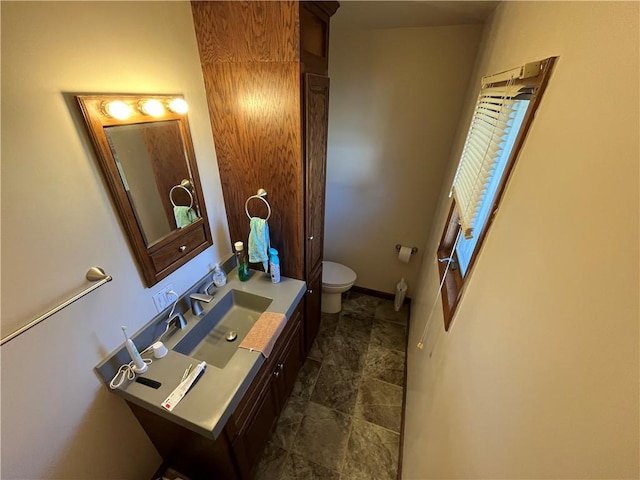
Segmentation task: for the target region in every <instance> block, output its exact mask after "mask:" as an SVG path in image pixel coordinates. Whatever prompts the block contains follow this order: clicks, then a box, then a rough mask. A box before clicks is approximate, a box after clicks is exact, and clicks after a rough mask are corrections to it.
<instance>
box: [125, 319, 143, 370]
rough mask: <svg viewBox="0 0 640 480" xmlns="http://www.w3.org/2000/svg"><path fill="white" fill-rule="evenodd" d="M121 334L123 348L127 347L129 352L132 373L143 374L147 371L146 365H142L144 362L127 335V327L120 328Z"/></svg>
mask: <svg viewBox="0 0 640 480" xmlns="http://www.w3.org/2000/svg"><path fill="white" fill-rule="evenodd" d="M121 328H122V333H124V339H125V342H124V345H125V347H127V351H128V352H129V355H130V356H131V360H133V369H132V370H133V371H134V372H136V373H144V372H146V371H147V368H148V367H147V364H146V363H144V360H142V357H141V356H140V353H139V352H138V349H137V348H136V344H135V343H133V340H131V339H130V338H129V336H128V335H127V327H125V326H122V327H121Z"/></svg>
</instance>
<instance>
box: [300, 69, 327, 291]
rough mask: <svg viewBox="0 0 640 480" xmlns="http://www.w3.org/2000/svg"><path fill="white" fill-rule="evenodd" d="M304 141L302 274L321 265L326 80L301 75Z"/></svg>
mask: <svg viewBox="0 0 640 480" xmlns="http://www.w3.org/2000/svg"><path fill="white" fill-rule="evenodd" d="M303 83H304V138H305V217H306V219H305V245H306V247H305V275H306V278H307V281H308V280H309V276H310V275H311V273H312V272H313V271H314V270H315V269H317V268H318V265H320V263H321V262H322V255H323V243H324V194H325V183H326V181H325V177H326V165H327V129H328V127H327V122H328V120H329V78H327V77H323V76H320V75H314V74H310V73H306V74H305V75H304V81H303Z"/></svg>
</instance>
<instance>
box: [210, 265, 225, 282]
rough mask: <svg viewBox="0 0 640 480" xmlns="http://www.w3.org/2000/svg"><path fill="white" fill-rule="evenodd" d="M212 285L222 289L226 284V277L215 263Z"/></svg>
mask: <svg viewBox="0 0 640 480" xmlns="http://www.w3.org/2000/svg"><path fill="white" fill-rule="evenodd" d="M213 283H214V285H215V286H216V287H224V286H225V285H226V284H227V276H226V275H225V274H224V272H223V271H222V269H221V268H220V264H219V263H216V266H215V267H214V269H213Z"/></svg>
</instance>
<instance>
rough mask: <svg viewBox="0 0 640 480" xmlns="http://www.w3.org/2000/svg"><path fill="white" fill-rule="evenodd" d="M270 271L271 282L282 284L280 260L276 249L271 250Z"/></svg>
mask: <svg viewBox="0 0 640 480" xmlns="http://www.w3.org/2000/svg"><path fill="white" fill-rule="evenodd" d="M269 271H270V272H271V281H272V282H273V283H278V282H280V258H279V257H278V251H277V250H276V249H275V248H270V249H269Z"/></svg>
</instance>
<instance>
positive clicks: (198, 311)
mask: <svg viewBox="0 0 640 480" xmlns="http://www.w3.org/2000/svg"><path fill="white" fill-rule="evenodd" d="M189 298H190V299H191V310H193V314H194V315H196V316H197V317H199V316H200V315H202V313H203V312H204V310H203V309H202V305H200V302H207V303H209V302H210V301H211V300H213V297H212V296H211V295H206V294H204V293H192V294H191V295H189Z"/></svg>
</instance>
